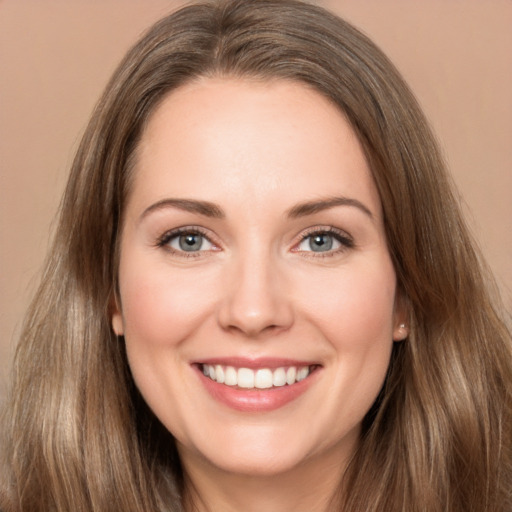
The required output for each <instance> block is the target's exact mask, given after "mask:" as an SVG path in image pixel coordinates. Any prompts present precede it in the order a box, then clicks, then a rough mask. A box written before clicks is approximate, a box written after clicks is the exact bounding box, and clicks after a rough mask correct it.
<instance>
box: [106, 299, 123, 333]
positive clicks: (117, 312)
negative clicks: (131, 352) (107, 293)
mask: <svg viewBox="0 0 512 512" xmlns="http://www.w3.org/2000/svg"><path fill="white" fill-rule="evenodd" d="M109 309H110V321H111V322H112V329H113V331H114V332H115V333H116V335H117V336H123V335H124V322H123V314H122V312H121V308H120V307H119V299H118V298H117V295H116V294H113V296H112V299H111V301H110V308H109Z"/></svg>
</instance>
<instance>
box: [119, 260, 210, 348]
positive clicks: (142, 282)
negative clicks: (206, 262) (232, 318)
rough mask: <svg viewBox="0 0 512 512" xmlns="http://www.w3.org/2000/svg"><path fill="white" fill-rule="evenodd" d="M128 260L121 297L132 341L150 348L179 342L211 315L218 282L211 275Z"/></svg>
mask: <svg viewBox="0 0 512 512" xmlns="http://www.w3.org/2000/svg"><path fill="white" fill-rule="evenodd" d="M126 263H127V266H126V272H123V270H124V269H123V268H121V275H120V280H121V283H122V284H123V285H122V289H121V300H122V309H123V318H124V328H125V337H126V339H127V340H130V342H134V343H138V344H142V345H145V346H146V347H148V348H149V346H151V345H153V346H155V348H157V347H158V346H164V345H176V344H179V343H180V341H181V340H183V339H185V338H186V337H187V336H189V335H190V334H191V333H192V332H193V331H194V330H195V329H197V328H198V327H199V326H200V325H201V323H202V322H203V321H204V319H205V317H206V316H208V314H209V312H210V311H211V309H212V298H213V289H214V284H213V282H212V281H213V280H212V279H211V278H209V277H208V276H207V275H201V273H197V272H196V273H193V272H172V271H171V270H170V269H169V268H168V267H166V266H165V265H162V266H159V265H153V266H151V267H149V266H147V265H146V266H135V265H131V266H128V263H129V262H126ZM129 270H133V271H131V272H130V271H129Z"/></svg>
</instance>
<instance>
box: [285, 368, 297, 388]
mask: <svg viewBox="0 0 512 512" xmlns="http://www.w3.org/2000/svg"><path fill="white" fill-rule="evenodd" d="M296 375H297V368H295V366H290V368H288V370H286V384H288V385H289V386H291V385H292V384H293V383H294V382H295V377H296Z"/></svg>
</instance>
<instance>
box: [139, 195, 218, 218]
mask: <svg viewBox="0 0 512 512" xmlns="http://www.w3.org/2000/svg"><path fill="white" fill-rule="evenodd" d="M166 208H177V209H178V210H183V211H186V212H191V213H198V214H199V215H204V216H205V217H212V218H215V219H223V218H224V217H225V216H226V214H225V213H224V211H223V210H222V208H220V206H217V205H216V204H215V203H210V202H209V201H198V200H196V199H178V198H170V197H169V198H166V199H162V200H160V201H157V202H156V203H154V204H152V205H151V206H148V207H147V208H146V209H145V210H144V211H143V212H142V214H141V216H140V219H139V220H143V219H144V218H145V217H147V216H148V215H149V214H150V213H153V212H155V211H159V210H165V209H166Z"/></svg>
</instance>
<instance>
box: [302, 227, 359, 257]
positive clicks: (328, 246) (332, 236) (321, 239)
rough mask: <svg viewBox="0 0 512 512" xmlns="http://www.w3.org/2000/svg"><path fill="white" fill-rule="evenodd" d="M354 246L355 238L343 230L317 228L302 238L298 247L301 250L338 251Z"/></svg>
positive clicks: (317, 251)
mask: <svg viewBox="0 0 512 512" xmlns="http://www.w3.org/2000/svg"><path fill="white" fill-rule="evenodd" d="M353 246H354V242H353V240H352V239H351V238H350V237H348V236H347V235H345V234H343V233H342V232H338V230H334V229H333V228H331V229H329V230H321V231H319V230H316V231H313V232H310V233H308V234H306V235H304V237H303V238H302V240H301V241H300V243H299V244H298V245H297V247H296V249H295V250H296V251H300V252H316V253H337V252H339V251H340V250H343V249H346V248H350V247H353Z"/></svg>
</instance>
